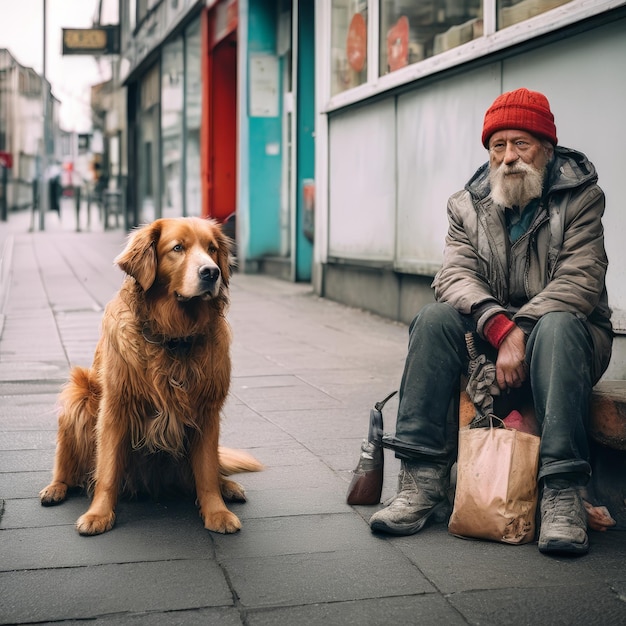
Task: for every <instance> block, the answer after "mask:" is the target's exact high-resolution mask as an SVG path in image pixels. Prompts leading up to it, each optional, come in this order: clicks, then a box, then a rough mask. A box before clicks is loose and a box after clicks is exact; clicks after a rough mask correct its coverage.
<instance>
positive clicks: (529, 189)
mask: <svg viewBox="0 0 626 626" xmlns="http://www.w3.org/2000/svg"><path fill="white" fill-rule="evenodd" d="M546 170H547V166H544V167H542V168H536V167H533V166H532V165H530V164H528V163H524V162H523V161H518V162H517V163H515V164H513V165H505V164H504V163H501V164H500V165H499V166H498V167H491V168H490V170H489V182H490V183H491V194H490V195H491V199H492V200H493V201H494V202H495V203H496V204H499V205H501V206H504V207H510V208H512V207H520V208H524V207H525V206H526V205H527V204H528V203H529V202H530V201H531V200H534V199H535V198H540V197H541V192H542V190H543V181H544V179H545V177H546ZM514 173H523V175H522V176H515V177H512V176H508V174H514Z"/></svg>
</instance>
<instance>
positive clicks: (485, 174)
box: [465, 146, 598, 200]
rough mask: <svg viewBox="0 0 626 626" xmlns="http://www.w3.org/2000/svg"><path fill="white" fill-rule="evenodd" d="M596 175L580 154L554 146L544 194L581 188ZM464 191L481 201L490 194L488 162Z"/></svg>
mask: <svg viewBox="0 0 626 626" xmlns="http://www.w3.org/2000/svg"><path fill="white" fill-rule="evenodd" d="M597 180H598V174H597V172H596V168H595V167H594V165H593V163H592V162H591V161H590V160H589V159H588V158H587V157H586V156H585V155H584V154H583V153H582V152H578V151H577V150H572V149H571V148H564V147H562V146H556V147H555V148H554V158H553V159H552V162H551V163H550V165H549V166H548V180H547V189H546V194H550V193H552V192H554V191H562V190H564V189H574V188H575V187H583V186H585V185H587V184H589V183H591V182H597ZM465 189H466V190H467V191H468V192H469V193H470V194H471V195H472V197H474V198H476V199H477V200H483V199H484V198H486V197H487V196H488V195H489V193H490V192H491V185H490V184H489V162H487V163H484V164H483V165H481V166H480V167H479V168H478V170H476V173H475V174H474V175H473V176H472V178H470V180H469V181H468V183H467V184H466V185H465Z"/></svg>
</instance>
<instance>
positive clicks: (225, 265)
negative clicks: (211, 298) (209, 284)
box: [217, 226, 235, 287]
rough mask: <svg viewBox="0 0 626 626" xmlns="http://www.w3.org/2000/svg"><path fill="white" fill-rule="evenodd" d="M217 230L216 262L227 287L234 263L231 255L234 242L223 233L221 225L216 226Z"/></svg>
mask: <svg viewBox="0 0 626 626" xmlns="http://www.w3.org/2000/svg"><path fill="white" fill-rule="evenodd" d="M217 231H218V236H217V240H218V250H219V252H218V255H217V264H218V266H219V268H220V272H221V273H222V282H223V283H224V286H225V287H228V283H229V281H230V274H231V267H233V266H234V265H235V259H234V257H233V249H234V247H235V242H234V241H233V240H232V239H231V238H230V237H228V236H227V235H225V234H224V232H223V231H222V228H221V226H218V227H217Z"/></svg>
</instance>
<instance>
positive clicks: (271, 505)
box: [229, 481, 347, 528]
mask: <svg viewBox="0 0 626 626" xmlns="http://www.w3.org/2000/svg"><path fill="white" fill-rule="evenodd" d="M242 482H243V481H242ZM246 497H247V498H248V501H247V502H246V503H245V504H242V505H239V504H231V505H229V508H230V509H231V510H232V511H233V513H236V514H237V515H238V516H239V518H240V519H241V520H242V521H244V520H249V519H255V518H272V517H285V516H291V515H316V514H332V513H345V511H346V506H347V505H346V497H345V494H344V493H342V492H339V491H337V489H336V488H334V487H333V488H328V487H327V488H323V487H317V486H313V487H303V488H297V489H294V487H286V488H284V489H273V488H271V487H267V486H265V485H264V486H262V487H260V488H259V489H258V490H255V489H253V488H249V487H248V486H247V485H246ZM244 528H245V526H244Z"/></svg>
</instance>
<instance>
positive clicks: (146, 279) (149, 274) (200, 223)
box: [115, 217, 232, 302]
mask: <svg viewBox="0 0 626 626" xmlns="http://www.w3.org/2000/svg"><path fill="white" fill-rule="evenodd" d="M231 248H232V241H231V239H229V238H228V237H227V236H226V235H224V233H223V232H222V229H221V226H220V225H219V224H218V223H217V222H215V221H214V220H210V219H201V218H199V217H179V218H164V219H158V220H156V221H155V222H153V223H152V224H148V225H147V226H142V227H140V228H138V229H136V230H134V231H133V232H132V233H131V234H130V235H129V237H128V242H127V245H126V248H125V249H124V250H123V251H122V253H121V254H120V255H119V256H118V257H117V258H116V259H115V263H117V265H119V267H120V268H121V269H122V270H123V271H124V272H126V274H128V275H129V276H132V277H133V278H134V279H135V280H136V281H137V283H138V284H139V285H140V286H141V287H142V289H143V290H144V291H145V292H148V291H149V290H150V289H152V288H155V289H158V290H159V291H164V292H165V294H166V295H167V296H171V297H172V298H175V299H176V300H177V301H178V302H188V301H190V300H194V299H196V298H199V299H201V300H211V299H214V298H217V297H218V296H222V297H224V296H225V290H226V289H227V287H228V282H229V279H230V259H231Z"/></svg>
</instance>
